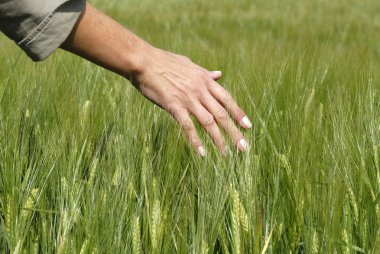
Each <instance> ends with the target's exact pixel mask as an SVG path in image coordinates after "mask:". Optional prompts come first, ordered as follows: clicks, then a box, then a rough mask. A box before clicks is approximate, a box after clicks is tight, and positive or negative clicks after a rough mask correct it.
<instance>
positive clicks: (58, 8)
mask: <svg viewBox="0 0 380 254" xmlns="http://www.w3.org/2000/svg"><path fill="white" fill-rule="evenodd" d="M85 3H86V1H85V0H0V30H1V31H2V32H3V33H4V34H5V35H7V36H8V37H9V38H10V39H12V40H14V41H15V42H16V43H17V45H18V46H20V47H21V48H22V49H23V50H24V51H25V52H26V54H27V55H28V56H29V57H30V58H32V59H33V60H34V61H41V60H44V59H45V58H47V57H48V56H49V55H51V54H52V53H53V52H54V51H55V50H56V49H57V48H58V47H59V46H61V44H62V43H63V42H64V41H65V40H66V38H67V37H68V36H69V34H70V32H71V30H72V29H73V27H74V25H75V23H76V21H77V20H78V18H79V16H80V14H81V12H82V10H83V9H84V6H85Z"/></svg>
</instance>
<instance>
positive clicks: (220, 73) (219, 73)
mask: <svg viewBox="0 0 380 254" xmlns="http://www.w3.org/2000/svg"><path fill="white" fill-rule="evenodd" d="M212 73H214V74H218V75H222V72H221V71H212Z"/></svg>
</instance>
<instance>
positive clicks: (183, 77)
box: [131, 47, 252, 156]
mask: <svg viewBox="0 0 380 254" xmlns="http://www.w3.org/2000/svg"><path fill="white" fill-rule="evenodd" d="M147 55H148V56H149V57H147V58H146V59H147V60H146V62H145V63H144V68H143V69H142V71H141V72H140V73H138V74H137V75H136V76H132V78H131V81H132V83H133V84H134V86H135V87H136V88H137V89H138V90H139V91H140V92H141V93H142V94H143V95H144V96H146V97H147V98H148V99H149V100H151V101H152V102H154V103H155V104H157V105H158V106H160V107H161V108H163V109H165V110H167V111H168V112H169V113H170V114H171V115H172V116H173V117H174V119H175V120H176V121H177V122H178V123H179V124H180V125H181V127H182V128H183V129H184V131H185V132H186V134H187V137H188V139H189V142H190V144H191V146H192V147H193V148H194V149H195V150H196V151H197V152H198V153H199V154H200V155H201V156H205V155H206V151H205V149H204V146H203V145H202V142H201V140H200V138H199V136H198V134H197V132H196V129H195V126H194V123H193V121H192V119H191V117H190V115H193V116H194V117H195V118H196V119H197V120H198V121H199V123H200V124H201V125H202V126H203V128H204V129H205V130H206V131H207V133H208V135H209V136H210V137H211V138H212V140H213V142H214V143H215V145H216V146H217V147H218V148H219V150H220V151H221V152H222V153H223V154H226V152H227V151H226V147H225V141H224V139H223V136H222V134H221V131H220V129H219V126H220V127H221V128H223V130H224V131H225V132H226V133H227V134H228V135H229V136H230V137H231V139H232V140H233V142H234V143H235V144H236V146H237V147H238V149H239V150H240V151H245V150H247V149H248V143H247V141H246V140H245V139H244V137H243V134H242V133H241V132H240V131H239V129H238V128H237V127H236V125H235V123H234V121H233V120H232V119H231V117H232V118H233V119H234V120H235V122H236V123H238V124H239V125H240V126H241V127H243V128H251V127H252V124H251V123H250V121H249V119H248V117H247V116H246V114H245V113H244V112H243V111H242V110H241V109H240V108H239V106H238V105H237V104H236V102H235V101H234V99H233V98H232V96H231V95H230V94H229V93H228V92H227V91H226V90H225V89H224V88H223V87H221V86H220V85H219V84H218V83H217V82H216V81H215V80H218V79H219V78H220V77H221V76H222V73H221V72H220V71H208V70H206V69H204V68H202V67H200V66H198V65H196V64H194V63H193V62H192V61H191V60H189V59H188V58H187V57H184V56H181V55H176V54H173V53H170V52H167V51H164V50H160V49H157V48H153V47H151V48H150V51H148V52H147ZM230 116H231V117H230Z"/></svg>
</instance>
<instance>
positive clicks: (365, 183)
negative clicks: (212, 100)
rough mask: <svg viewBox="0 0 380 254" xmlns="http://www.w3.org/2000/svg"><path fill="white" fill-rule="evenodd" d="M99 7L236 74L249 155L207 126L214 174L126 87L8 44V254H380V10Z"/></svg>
mask: <svg viewBox="0 0 380 254" xmlns="http://www.w3.org/2000/svg"><path fill="white" fill-rule="evenodd" d="M92 3H93V4H94V5H95V6H97V7H98V8H100V9H101V10H103V11H104V12H105V13H106V14H108V15H110V16H111V17H113V18H114V19H116V20H117V21H119V22H120V23H122V24H123V25H124V26H126V27H127V28H128V29H130V30H131V31H133V32H135V33H136V34H138V35H139V36H141V37H142V38H144V39H145V40H147V41H148V42H149V43H151V44H153V45H155V46H157V47H160V48H163V49H166V50H169V51H173V52H176V53H179V54H183V55H186V56H188V57H190V58H191V59H192V60H193V61H194V62H195V63H197V64H199V65H202V66H204V67H206V68H208V69H210V70H222V71H223V78H222V79H221V80H220V81H219V83H220V84H221V85H223V86H224V87H226V88H227V89H228V90H229V91H230V92H231V94H232V95H233V96H234V97H235V98H236V100H237V102H238V104H239V105H240V106H241V107H242V108H243V109H244V110H245V112H246V113H247V114H248V116H249V117H250V119H251V121H252V123H253V128H252V129H250V130H246V131H244V135H245V137H246V139H247V140H248V142H249V144H250V149H249V151H248V152H247V153H244V154H243V153H240V152H238V151H237V150H236V149H231V150H232V154H231V155H229V156H227V157H226V158H224V157H223V156H221V155H220V154H219V153H218V151H217V150H216V149H215V148H214V147H213V144H212V142H211V141H210V139H209V138H208V136H207V134H206V133H205V132H204V131H203V129H202V128H201V127H200V125H197V128H198V132H199V134H200V135H201V137H202V140H203V141H204V142H205V144H206V148H207V150H208V156H207V157H205V158H201V157H199V156H198V155H197V154H196V153H195V152H194V151H193V150H192V149H191V148H190V146H189V145H188V143H187V141H186V138H185V135H184V134H183V132H182V131H181V129H180V127H179V126H178V125H177V124H176V122H175V121H174V120H173V119H172V118H171V117H170V116H169V115H168V114H167V113H166V112H165V111H163V110H161V109H160V108H159V107H157V106H154V105H153V104H151V103H150V102H149V101H148V100H146V99H145V98H144V97H142V96H141V95H140V93H139V92H138V91H137V90H136V89H134V88H133V87H132V86H131V85H130V84H129V82H128V80H126V79H124V78H122V77H120V76H117V75H115V74H112V73H110V72H108V71H105V70H104V69H101V68H100V67H97V66H95V65H94V64H91V63H89V62H86V61H85V60H82V59H80V58H78V57H76V56H74V55H70V54H68V53H65V52H63V51H62V50H58V51H57V52H56V53H54V54H53V55H52V56H51V57H49V58H48V59H47V60H46V61H43V62H39V63H33V62H32V61H31V60H29V59H28V58H27V57H26V55H25V54H24V53H23V52H22V51H21V50H20V49H19V48H18V47H17V45H15V43H13V42H11V41H9V40H8V39H7V38H6V37H5V36H3V35H1V36H0V37H1V38H0V253H197V254H198V253H236V254H239V253H373V254H375V253H380V158H379V157H380V4H379V3H378V0H348V1H340V0H312V1H296V0H235V1H233V0H218V1H204V0H192V1H190V0H186V1H180V0H163V1H154V0H128V1H122V0H109V1H105V0H96V1H95V0H94V1H92ZM230 147H231V148H233V145H232V143H230Z"/></svg>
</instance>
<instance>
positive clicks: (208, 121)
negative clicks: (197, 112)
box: [202, 114, 215, 128]
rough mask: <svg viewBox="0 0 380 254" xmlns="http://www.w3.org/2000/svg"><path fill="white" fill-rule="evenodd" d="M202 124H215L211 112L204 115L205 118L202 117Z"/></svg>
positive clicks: (205, 125)
mask: <svg viewBox="0 0 380 254" xmlns="http://www.w3.org/2000/svg"><path fill="white" fill-rule="evenodd" d="M202 124H203V126H204V127H206V128H207V127H210V126H212V125H214V124H215V119H214V117H213V116H212V115H211V114H208V115H207V116H206V117H205V119H204V121H203V123H202Z"/></svg>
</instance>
